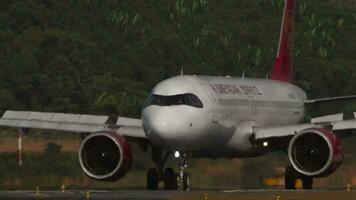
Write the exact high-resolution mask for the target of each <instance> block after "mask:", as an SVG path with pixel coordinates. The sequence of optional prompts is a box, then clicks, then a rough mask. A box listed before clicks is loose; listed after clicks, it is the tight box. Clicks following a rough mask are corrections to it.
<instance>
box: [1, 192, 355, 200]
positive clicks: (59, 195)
mask: <svg viewBox="0 0 356 200" xmlns="http://www.w3.org/2000/svg"><path fill="white" fill-rule="evenodd" d="M278 197H279V199H280V200H289V199H290V200H304V199H305V200H310V199H312V200H339V199H340V200H352V199H356V191H353V190H351V191H346V190H313V191H302V190H301V191H285V190H247V191H245V190H225V191H223V190H216V191H192V192H175V191H148V190H120V191H105V190H100V191H94V190H91V191H79V190H75V191H65V192H60V191H40V192H39V193H36V191H1V192H0V199H1V200H17V199H18V200H20V199H25V200H41V199H48V200H62V199H63V200H64V199H65V200H85V199H98V200H109V199H110V200H121V199H125V200H171V199H172V200H201V199H203V200H205V199H206V200H225V199H226V200H240V199H241V200H268V199H271V200H276V199H278Z"/></svg>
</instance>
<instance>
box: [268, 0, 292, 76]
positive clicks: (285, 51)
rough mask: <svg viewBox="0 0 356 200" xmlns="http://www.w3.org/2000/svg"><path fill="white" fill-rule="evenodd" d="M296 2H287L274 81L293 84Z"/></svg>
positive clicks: (289, 0)
mask: <svg viewBox="0 0 356 200" xmlns="http://www.w3.org/2000/svg"><path fill="white" fill-rule="evenodd" d="M294 8H295V0H285V6H284V12H283V19H282V28H281V33H280V38H279V45H278V52H277V58H276V61H275V64H274V68H273V73H272V78H271V79H272V80H280V81H284V82H291V81H292V80H293V30H294Z"/></svg>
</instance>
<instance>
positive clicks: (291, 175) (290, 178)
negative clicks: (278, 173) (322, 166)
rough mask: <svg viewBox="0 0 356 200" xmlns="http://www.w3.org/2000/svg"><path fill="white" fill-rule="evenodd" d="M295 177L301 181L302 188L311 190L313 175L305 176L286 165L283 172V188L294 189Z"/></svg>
mask: <svg viewBox="0 0 356 200" xmlns="http://www.w3.org/2000/svg"><path fill="white" fill-rule="evenodd" d="M297 179H301V180H302V182H303V189H305V190H311V189H313V177H310V176H305V175H303V174H300V173H299V172H297V171H296V170H295V169H294V168H293V167H291V166H287V167H286V172H285V179H284V183H285V189H287V190H295V189H296V187H295V183H296V181H297Z"/></svg>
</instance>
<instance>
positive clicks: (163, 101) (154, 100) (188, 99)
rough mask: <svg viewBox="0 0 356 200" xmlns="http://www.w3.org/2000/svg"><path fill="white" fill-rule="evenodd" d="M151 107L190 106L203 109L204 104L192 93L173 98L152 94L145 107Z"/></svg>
mask: <svg viewBox="0 0 356 200" xmlns="http://www.w3.org/2000/svg"><path fill="white" fill-rule="evenodd" d="M150 105H157V106H175V105H188V106H193V107H196V108H203V103H202V102H201V101H200V100H199V98H198V97H197V96H196V95H194V94H191V93H187V94H179V95H173V96H163V95H157V94H152V95H150V96H149V97H148V99H147V101H146V103H145V106H144V107H148V106H150Z"/></svg>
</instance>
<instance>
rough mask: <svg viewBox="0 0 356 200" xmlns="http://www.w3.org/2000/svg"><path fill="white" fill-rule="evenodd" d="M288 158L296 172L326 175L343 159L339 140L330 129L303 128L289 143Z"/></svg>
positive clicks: (319, 175)
mask: <svg viewBox="0 0 356 200" xmlns="http://www.w3.org/2000/svg"><path fill="white" fill-rule="evenodd" d="M288 156H289V160H290V162H291V164H292V166H293V167H294V169H296V170H297V171H298V172H300V173H301V174H304V175H307V176H313V177H326V176H328V175H330V174H331V173H333V172H334V171H335V170H336V169H337V168H338V167H339V166H340V164H341V163H342V161H343V158H344V156H343V151H342V146H341V140H340V139H339V138H337V136H336V135H335V134H334V133H333V132H332V131H330V130H327V129H323V128H311V129H305V130H303V131H301V132H299V133H298V134H296V135H295V136H294V137H293V138H292V139H291V141H290V143H289V148H288Z"/></svg>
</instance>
